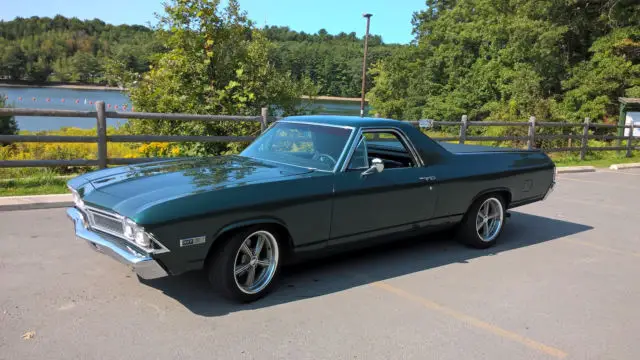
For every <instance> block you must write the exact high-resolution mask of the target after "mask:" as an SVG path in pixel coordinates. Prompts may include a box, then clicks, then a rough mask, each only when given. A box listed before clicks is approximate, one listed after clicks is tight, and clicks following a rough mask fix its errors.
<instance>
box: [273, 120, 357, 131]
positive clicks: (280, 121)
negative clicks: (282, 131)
mask: <svg viewBox="0 0 640 360" xmlns="http://www.w3.org/2000/svg"><path fill="white" fill-rule="evenodd" d="M278 122H279V123H288V124H304V125H317V126H328V127H335V128H340V129H351V130H354V129H355V126H349V125H333V124H323V123H316V122H307V121H297V120H278Z"/></svg>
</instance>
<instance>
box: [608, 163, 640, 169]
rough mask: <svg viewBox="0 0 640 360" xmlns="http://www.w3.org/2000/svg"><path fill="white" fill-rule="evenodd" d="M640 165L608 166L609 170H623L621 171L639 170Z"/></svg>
mask: <svg viewBox="0 0 640 360" xmlns="http://www.w3.org/2000/svg"><path fill="white" fill-rule="evenodd" d="M639 168H640V163H628V164H613V165H611V166H609V169H611V170H623V169H639Z"/></svg>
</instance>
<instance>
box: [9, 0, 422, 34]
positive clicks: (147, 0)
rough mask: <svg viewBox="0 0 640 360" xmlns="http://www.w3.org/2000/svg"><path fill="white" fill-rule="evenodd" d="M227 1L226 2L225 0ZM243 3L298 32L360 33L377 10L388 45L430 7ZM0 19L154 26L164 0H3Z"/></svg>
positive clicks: (336, 0) (397, 1)
mask: <svg viewBox="0 0 640 360" xmlns="http://www.w3.org/2000/svg"><path fill="white" fill-rule="evenodd" d="M225 3H226V1H224V0H223V4H225ZM240 6H241V7H242V8H243V9H244V10H246V11H247V13H248V15H249V17H250V18H251V19H253V20H254V21H256V22H257V24H258V26H262V25H264V23H265V21H266V23H267V24H268V25H286V26H289V27H290V28H291V29H293V30H297V31H305V32H312V33H315V32H317V31H318V30H320V29H321V28H325V29H326V30H327V31H328V32H329V33H330V34H337V33H339V32H341V31H344V32H346V33H350V32H352V31H355V32H356V34H357V35H358V36H362V35H364V32H365V27H366V20H365V19H364V18H363V17H362V13H363V12H369V13H372V14H373V17H372V18H371V29H370V33H372V34H377V35H381V36H382V39H383V41H384V42H386V43H408V42H409V41H411V39H412V35H411V16H412V14H413V12H414V11H417V10H421V9H424V8H425V7H426V5H425V0H316V1H308V0H307V1H304V0H240ZM0 9H2V10H0V19H2V20H11V19H13V18H15V17H17V16H20V17H30V16H50V17H52V16H55V15H56V14H61V15H64V16H67V17H74V16H75V17H78V18H80V19H93V18H99V19H102V20H104V21H105V22H107V23H111V24H143V25H146V24H147V22H151V23H152V24H155V17H154V15H153V14H154V12H162V11H163V7H162V0H109V1H86V0H83V1H80V0H22V1H19V0H0Z"/></svg>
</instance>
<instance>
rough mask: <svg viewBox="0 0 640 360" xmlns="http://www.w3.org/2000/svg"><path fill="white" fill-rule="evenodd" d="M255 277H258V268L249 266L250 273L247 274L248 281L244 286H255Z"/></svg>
mask: <svg viewBox="0 0 640 360" xmlns="http://www.w3.org/2000/svg"><path fill="white" fill-rule="evenodd" d="M255 277H256V267H255V266H249V271H248V273H247V281H245V282H244V286H251V285H253V281H254V280H255Z"/></svg>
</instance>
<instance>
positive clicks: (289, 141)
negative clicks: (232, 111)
mask: <svg viewBox="0 0 640 360" xmlns="http://www.w3.org/2000/svg"><path fill="white" fill-rule="evenodd" d="M352 131H353V130H352V129H349V128H342V127H336V126H326V125H321V124H318V125H315V124H307V123H304V124H303V123H296V122H276V123H275V124H274V125H273V126H272V127H270V128H269V129H268V130H267V131H265V133H264V134H262V135H261V136H259V137H258V138H257V139H256V140H255V141H254V142H253V143H251V145H249V146H248V147H247V148H246V149H245V150H244V151H242V152H241V153H240V155H242V156H247V157H252V158H256V159H260V160H270V161H276V162H279V163H285V164H289V165H295V166H301V167H306V168H313V169H318V170H327V171H333V169H334V167H335V166H336V164H337V161H338V160H339V158H340V155H341V154H342V152H343V150H344V148H345V146H346V145H347V141H348V139H349V136H350V135H351V132H352Z"/></svg>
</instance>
